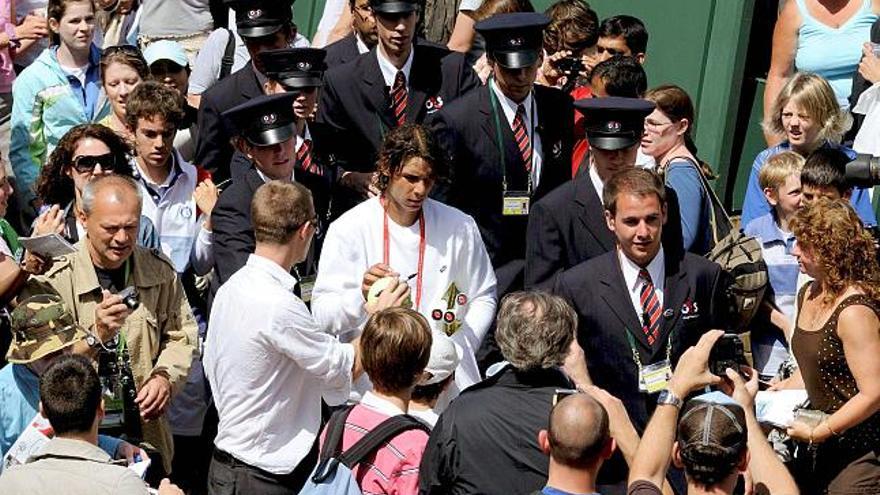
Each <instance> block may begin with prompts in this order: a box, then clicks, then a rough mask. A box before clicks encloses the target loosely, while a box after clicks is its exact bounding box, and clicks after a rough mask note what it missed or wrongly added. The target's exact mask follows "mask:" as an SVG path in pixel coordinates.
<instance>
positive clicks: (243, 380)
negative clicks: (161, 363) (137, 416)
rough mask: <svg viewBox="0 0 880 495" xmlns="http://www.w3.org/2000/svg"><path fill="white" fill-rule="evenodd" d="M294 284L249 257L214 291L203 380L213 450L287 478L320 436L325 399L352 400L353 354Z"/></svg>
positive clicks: (280, 272) (272, 264)
mask: <svg viewBox="0 0 880 495" xmlns="http://www.w3.org/2000/svg"><path fill="white" fill-rule="evenodd" d="M295 285H296V279H295V278H294V277H293V276H291V275H290V274H289V273H287V272H286V271H285V270H284V268H282V267H281V266H280V265H278V264H277V263H275V262H273V261H271V260H268V259H266V258H263V257H261V256H257V255H255V254H252V255H250V257H249V258H248V261H247V264H245V266H244V267H242V268H241V269H240V270H239V271H237V272H236V273H235V274H234V275H233V276H232V277H230V278H229V280H228V281H227V282H226V283H225V284H223V286H222V287H220V290H219V291H217V296H216V297H215V299H214V304H213V308H212V310H211V320H210V322H211V323H210V328H209V331H208V339H207V342H206V343H205V355H204V364H205V374H206V375H207V377H208V381H209V382H210V383H211V387H212V390H213V392H214V402H215V403H216V405H217V412H218V414H219V416H220V425H219V427H218V431H217V438H216V440H215V441H214V444H215V445H216V446H217V448H218V449H220V450H222V451H224V452H226V453H228V454H230V455H232V456H233V457H235V458H236V459H238V460H240V461H241V462H244V463H246V464H248V465H250V466H254V467H257V468H260V469H263V470H265V471H269V472H270V473H274V474H288V473H290V472H292V471H293V470H294V468H296V466H297V465H298V464H299V463H300V461H302V459H304V458H305V457H306V454H308V452H309V450H311V448H312V444H313V442H314V441H315V438H316V437H317V435H318V433H319V431H320V428H321V397H322V396H323V397H324V399H325V400H326V401H327V402H328V403H330V404H340V403H342V402H344V401H345V400H346V399H347V398H348V395H349V391H350V387H351V367H352V363H353V362H354V348H353V347H352V346H351V345H349V344H341V343H339V342H338V341H337V340H336V338H334V337H333V336H331V335H328V334H326V333H324V332H322V331H321V330H320V329H319V328H318V326H317V324H316V323H315V321H314V320H313V319H312V315H311V314H309V310H308V308H306V305H305V304H304V303H303V302H302V300H301V299H300V298H298V297H296V296H295V295H294V294H293V288H294V286H295Z"/></svg>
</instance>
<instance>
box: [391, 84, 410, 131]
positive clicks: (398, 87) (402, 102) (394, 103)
mask: <svg viewBox="0 0 880 495" xmlns="http://www.w3.org/2000/svg"><path fill="white" fill-rule="evenodd" d="M406 97H407V91H406V76H405V75H404V74H403V71H402V70H399V71H397V77H395V78H394V86H392V87H391V111H392V112H394V120H395V121H397V125H398V126H402V125H403V124H404V123H405V122H406Z"/></svg>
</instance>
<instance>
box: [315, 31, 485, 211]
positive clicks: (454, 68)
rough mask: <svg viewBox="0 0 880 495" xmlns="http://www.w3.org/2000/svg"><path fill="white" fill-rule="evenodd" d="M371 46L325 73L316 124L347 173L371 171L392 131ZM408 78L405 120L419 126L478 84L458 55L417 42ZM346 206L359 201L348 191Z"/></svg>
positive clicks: (385, 93) (387, 101) (385, 90)
mask: <svg viewBox="0 0 880 495" xmlns="http://www.w3.org/2000/svg"><path fill="white" fill-rule="evenodd" d="M376 50H377V49H376V48H373V49H372V50H370V52H369V53H365V54H363V55H361V56H359V57H357V58H356V59H355V60H354V61H352V62H349V63H347V64H343V65H340V66H337V67H335V68H333V69H330V70H329V71H327V72H326V73H325V76H324V89H323V91H322V93H321V103H320V105H319V108H318V122H320V123H324V124H327V125H328V126H330V128H332V129H333V130H334V131H335V132H336V134H337V138H336V142H337V143H344V146H338V149H337V154H338V155H339V158H340V159H341V160H342V161H344V162H346V164H347V165H346V170H350V171H358V172H372V171H374V170H375V169H376V157H377V156H378V152H379V148H380V147H381V145H382V140H383V139H384V136H385V134H386V133H387V132H388V130H389V129H392V128H393V127H395V125H396V123H395V122H394V117H393V115H392V112H391V109H390V97H389V94H388V91H389V89H388V86H386V85H385V80H384V78H383V77H382V71H381V69H380V68H379V60H378V58H377V54H376ZM414 50H415V53H414V54H413V62H412V67H411V70H410V76H409V81H408V84H409V95H408V103H407V114H406V121H407V122H414V123H420V122H423V121H424V120H425V117H426V116H427V115H428V113H429V112H433V111H436V109H437V107H442V106H443V105H447V104H449V102H450V101H452V100H454V99H456V98H458V97H459V96H461V95H462V94H463V93H465V92H466V91H468V90H470V89H473V88H475V87H477V86H479V84H480V80H479V79H478V78H477V76H476V73H474V71H473V69H472V68H471V67H470V65H468V64H467V63H466V62H465V59H464V55H462V54H461V53H456V52H450V51H449V50H447V49H446V48H445V47H441V46H439V45H434V44H430V43H428V42H426V41H423V40H419V41H418V42H417V43H416V44H415V45H414ZM351 195H352V197H351V198H350V200H351V204H349V205H347V206H348V207H350V206H353V205H354V204H356V203H357V202H360V201H361V200H363V199H364V198H363V197H355V196H354V193H351Z"/></svg>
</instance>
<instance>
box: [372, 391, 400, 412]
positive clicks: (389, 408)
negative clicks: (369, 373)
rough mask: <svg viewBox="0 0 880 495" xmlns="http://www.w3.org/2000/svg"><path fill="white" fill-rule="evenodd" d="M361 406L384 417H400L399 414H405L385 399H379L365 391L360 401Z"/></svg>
mask: <svg viewBox="0 0 880 495" xmlns="http://www.w3.org/2000/svg"><path fill="white" fill-rule="evenodd" d="M361 404H362V405H364V406H367V407H369V408H370V409H373V410H374V411H377V412H380V413H382V414H384V415H386V416H400V415H401V414H406V411H404V410H403V409H401V408H399V407H397V406H396V405H394V404H392V403H391V402H389V401H388V400H387V399H383V398H382V397H379V396H378V395H376V394H374V393H373V392H372V391H369V390H368V391H367V393H365V394H364V396H363V398H362V399H361Z"/></svg>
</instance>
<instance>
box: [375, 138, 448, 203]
mask: <svg viewBox="0 0 880 495" xmlns="http://www.w3.org/2000/svg"><path fill="white" fill-rule="evenodd" d="M411 158H421V159H422V160H425V161H426V162H428V164H429V165H431V171H432V174H433V175H434V177H435V178H436V179H437V180H438V181H442V180H445V179H446V178H447V177H448V173H449V161H448V159H447V157H446V155H445V154H444V152H443V149H442V148H441V147H440V143H439V142H438V140H437V139H436V137H435V136H434V134H433V133H432V132H431V131H430V130H428V128H427V127H424V126H421V125H418V124H404V125H402V126H400V127H396V128H394V129H393V130H391V132H389V133H388V135H387V136H385V142H383V143H382V149H381V150H380V151H379V161H378V164H377V166H376V171H377V173H378V181H379V183H378V184H377V186H378V187H379V190H380V191H385V189H386V188H387V187H388V183H389V182H390V181H391V177H393V176H394V174H397V173H400V171H401V170H402V169H403V167H404V165H406V162H407V161H408V160H409V159H411Z"/></svg>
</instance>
